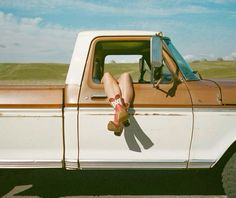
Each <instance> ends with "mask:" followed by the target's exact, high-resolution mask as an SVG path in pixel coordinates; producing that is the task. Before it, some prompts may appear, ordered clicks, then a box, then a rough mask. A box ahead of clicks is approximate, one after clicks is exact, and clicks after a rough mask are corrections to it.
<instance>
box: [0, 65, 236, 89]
mask: <svg viewBox="0 0 236 198" xmlns="http://www.w3.org/2000/svg"><path fill="white" fill-rule="evenodd" d="M190 65H191V67H192V68H193V70H195V71H198V72H199V73H200V74H201V75H202V77H203V78H224V79H236V61H199V62H193V63H190ZM105 70H109V71H112V73H114V74H117V75H119V74H121V73H123V72H124V71H132V72H131V75H132V76H133V78H135V79H136V78H137V79H138V77H139V74H138V73H139V72H138V65H137V64H131V65H129V66H128V65H127V64H126V65H125V64H122V65H120V64H115V65H114V64H108V66H107V68H105ZM67 71H68V64H55V63H53V64H49V63H29V64H18V63H0V84H64V82H65V79H66V75H67Z"/></svg>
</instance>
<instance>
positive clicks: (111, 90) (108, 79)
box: [102, 73, 129, 135]
mask: <svg viewBox="0 0 236 198" xmlns="http://www.w3.org/2000/svg"><path fill="white" fill-rule="evenodd" d="M122 76H123V77H121V78H120V82H121V83H122V88H123V87H124V88H123V89H124V90H125V91H126V89H125V86H126V85H125V82H126V81H127V78H128V77H125V76H127V75H122ZM123 81H124V82H123ZM102 83H103V84H104V90H105V93H106V95H107V97H108V98H109V102H110V103H111V105H112V106H113V108H114V110H115V114H114V121H110V122H109V123H108V125H107V128H108V130H109V131H114V132H115V134H118V135H120V133H121V132H122V130H123V125H122V123H125V122H127V120H128V117H129V114H128V112H127V109H126V108H125V107H124V106H123V103H122V99H121V97H122V95H121V89H120V86H119V85H118V82H117V80H116V79H114V78H113V77H112V75H111V74H110V73H105V74H104V75H103V78H102ZM125 95H127V94H125ZM125 102H126V100H125Z"/></svg>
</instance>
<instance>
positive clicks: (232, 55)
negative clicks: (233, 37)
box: [223, 52, 236, 60]
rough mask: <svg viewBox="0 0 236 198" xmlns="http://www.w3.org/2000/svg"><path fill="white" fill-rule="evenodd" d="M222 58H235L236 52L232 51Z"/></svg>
mask: <svg viewBox="0 0 236 198" xmlns="http://www.w3.org/2000/svg"><path fill="white" fill-rule="evenodd" d="M223 59H224V60H236V52H232V53H231V54H230V55H228V56H224V57H223Z"/></svg>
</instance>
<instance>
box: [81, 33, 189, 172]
mask: <svg viewBox="0 0 236 198" xmlns="http://www.w3.org/2000/svg"><path fill="white" fill-rule="evenodd" d="M163 56H164V62H163V67H162V71H161V75H162V78H161V83H160V84H159V86H158V88H155V87H153V84H152V83H150V75H151V74H150V58H149V57H150V37H148V36H142V37H100V38H97V39H95V40H94V41H93V43H92V45H91V49H90V52H89V57H88V61H87V64H86V70H85V73H84V78H83V82H82V87H81V93H80V97H79V114H78V122H79V123H78V126H79V162H80V167H81V168H185V167H186V166H187V162H188V155H189V147H190V142H191V135H192V122H193V117H192V104H191V99H190V95H189V92H188V89H187V87H186V85H185V84H184V83H182V82H180V81H176V80H175V79H176V78H181V74H180V73H179V72H178V69H177V67H176V65H175V62H174V61H173V59H172V58H171V56H170V54H169V53H168V51H166V50H163ZM124 71H126V72H129V73H130V74H131V76H132V79H133V87H134V92H135V97H134V102H133V104H132V106H131V108H130V110H129V114H130V126H129V127H125V128H124V130H123V133H122V134H121V135H120V136H115V135H114V133H112V132H110V131H108V130H107V124H108V122H109V121H110V120H113V114H114V110H113V108H112V107H111V106H110V105H109V103H108V99H107V98H106V96H105V93H104V90H103V84H102V83H101V81H100V80H101V76H102V75H101V74H103V73H104V72H110V73H111V74H112V75H113V76H115V77H118V76H119V75H120V74H121V73H123V72H124Z"/></svg>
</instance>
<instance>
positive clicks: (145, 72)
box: [92, 40, 172, 84]
mask: <svg viewBox="0 0 236 198" xmlns="http://www.w3.org/2000/svg"><path fill="white" fill-rule="evenodd" d="M105 72H109V73H111V74H112V75H113V76H114V77H115V78H119V76H120V75H121V74H122V73H124V72H128V73H129V74H130V75H131V77H132V79H133V82H134V83H140V84H147V83H150V82H151V81H150V80H151V65H150V41H149V40H144V41H136V40H135V41H99V42H97V44H96V47H95V54H94V59H93V74H92V78H93V82H94V83H96V84H100V83H101V79H102V76H103V74H104V73H105ZM155 75H156V78H157V79H158V78H161V79H162V80H161V84H168V83H170V82H172V74H171V72H170V71H169V69H168V67H167V65H166V63H165V61H163V66H162V67H161V69H160V70H159V71H156V72H155Z"/></svg>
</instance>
